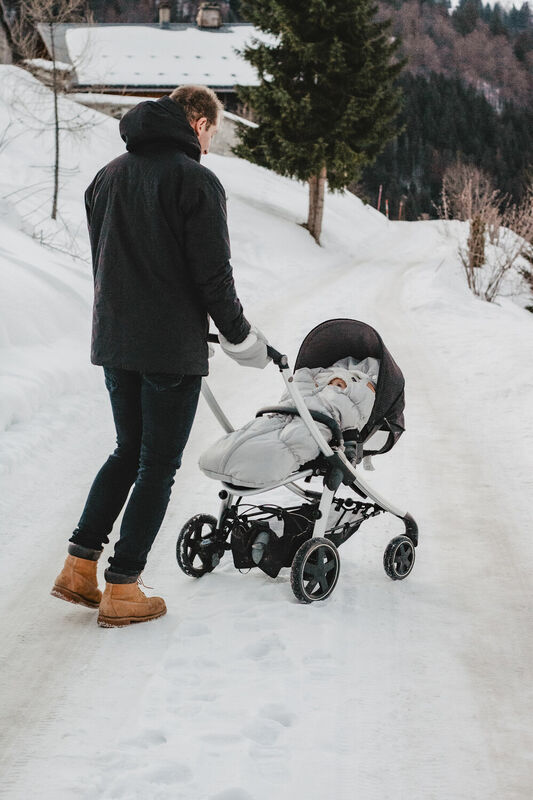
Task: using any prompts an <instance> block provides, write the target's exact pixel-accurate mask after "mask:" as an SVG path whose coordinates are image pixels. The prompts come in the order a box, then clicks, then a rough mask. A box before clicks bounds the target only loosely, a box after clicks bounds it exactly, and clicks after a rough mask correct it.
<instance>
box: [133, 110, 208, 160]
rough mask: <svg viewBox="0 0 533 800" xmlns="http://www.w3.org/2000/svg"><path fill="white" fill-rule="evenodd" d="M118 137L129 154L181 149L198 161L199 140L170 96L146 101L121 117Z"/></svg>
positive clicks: (183, 113)
mask: <svg viewBox="0 0 533 800" xmlns="http://www.w3.org/2000/svg"><path fill="white" fill-rule="evenodd" d="M119 130H120V135H121V136H122V138H123V140H124V141H125V142H126V150H129V151H130V152H131V153H135V152H138V151H140V150H143V149H144V148H146V147H150V146H154V145H160V146H161V145H162V146H167V147H173V148H175V149H176V150H182V151H183V152H184V153H185V154H186V155H188V156H189V157H190V158H194V160H195V161H200V155H201V148H200V143H199V141H198V137H197V136H196V134H195V132H194V131H193V129H192V128H191V126H190V125H189V122H188V121H187V117H186V116H185V112H184V110H183V109H182V108H181V106H179V105H178V104H177V103H175V102H174V101H173V100H171V99H170V97H162V98H160V99H159V100H147V101H146V102H144V103H139V104H138V105H136V106H135V107H134V108H132V109H130V111H128V112H127V114H124V116H123V117H122V119H121V120H120V126H119Z"/></svg>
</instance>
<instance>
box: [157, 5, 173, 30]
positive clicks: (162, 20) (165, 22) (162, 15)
mask: <svg viewBox="0 0 533 800" xmlns="http://www.w3.org/2000/svg"><path fill="white" fill-rule="evenodd" d="M159 27H160V28H166V29H168V28H169V27H170V3H169V2H166V0H161V2H160V3H159Z"/></svg>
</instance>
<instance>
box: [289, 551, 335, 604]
mask: <svg viewBox="0 0 533 800" xmlns="http://www.w3.org/2000/svg"><path fill="white" fill-rule="evenodd" d="M339 571H340V558H339V551H338V550H337V548H336V547H335V545H334V544H333V542H331V541H330V540H329V539H322V538H316V539H308V540H307V541H306V542H304V543H303V544H302V545H301V546H300V547H299V548H298V550H297V551H296V555H295V556H294V559H293V561H292V566H291V586H292V591H293V592H294V595H295V597H296V598H297V599H298V600H300V602H302V603H313V602H314V601H315V600H325V599H326V597H329V595H330V594H331V593H332V591H333V589H334V588H335V586H336V584H337V580H338V578H339Z"/></svg>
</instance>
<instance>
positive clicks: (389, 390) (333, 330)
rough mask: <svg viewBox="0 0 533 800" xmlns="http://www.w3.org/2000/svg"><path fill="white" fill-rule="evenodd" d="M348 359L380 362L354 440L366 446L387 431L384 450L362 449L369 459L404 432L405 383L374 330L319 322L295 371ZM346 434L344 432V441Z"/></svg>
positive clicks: (343, 322) (353, 323) (340, 322)
mask: <svg viewBox="0 0 533 800" xmlns="http://www.w3.org/2000/svg"><path fill="white" fill-rule="evenodd" d="M348 356H351V357H352V358H355V359H356V360H357V361H362V360H363V359H364V358H367V357H368V356H371V357H372V358H377V359H378V360H379V363H380V367H379V376H378V383H377V386H376V401H375V403H374V408H373V409H372V413H371V415H370V419H369V420H368V422H367V424H366V425H365V427H364V428H363V430H362V431H361V432H360V434H359V435H358V436H356V433H355V432H354V437H355V438H358V439H359V440H360V441H363V442H365V441H366V440H367V439H368V438H369V437H370V436H372V434H373V433H375V432H376V431H377V430H384V431H388V432H389V434H390V436H389V440H388V441H387V443H386V445H385V446H384V447H382V448H380V450H378V451H376V450H374V451H372V450H366V449H365V454H369V455H372V454H376V453H378V452H379V453H385V452H387V451H388V450H390V449H391V447H393V445H394V444H396V442H397V441H398V439H399V438H400V436H401V434H402V433H403V431H404V430H405V427H404V416H403V410H404V407H405V398H404V385H405V381H404V378H403V375H402V372H401V370H400V368H399V366H398V365H397V364H396V362H395V361H394V359H393V357H392V356H391V354H390V353H389V351H388V350H387V348H386V347H385V345H384V344H383V340H382V338H381V336H380V335H379V333H378V332H377V331H376V330H374V328H372V327H371V326H370V325H366V324H365V323H364V322H359V321H357V320H355V319H342V318H341V319H329V320H327V321H326V322H322V323H321V324H320V325H317V326H316V328H313V330H312V331H311V332H310V333H308V334H307V336H306V337H305V339H304V340H303V342H302V344H301V347H300V350H299V351H298V355H297V357H296V362H295V365H294V368H295V369H300V368H301V367H308V368H309V369H312V368H313V367H330V366H331V365H332V364H334V363H335V362H336V361H339V360H340V359H341V358H347V357H348ZM349 433H350V432H348V431H347V432H345V440H346V441H348V439H349Z"/></svg>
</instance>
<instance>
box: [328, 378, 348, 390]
mask: <svg viewBox="0 0 533 800" xmlns="http://www.w3.org/2000/svg"><path fill="white" fill-rule="evenodd" d="M328 386H338V387H339V388H340V389H346V381H343V379H342V378H332V379H331V380H330V382H329V383H328Z"/></svg>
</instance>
